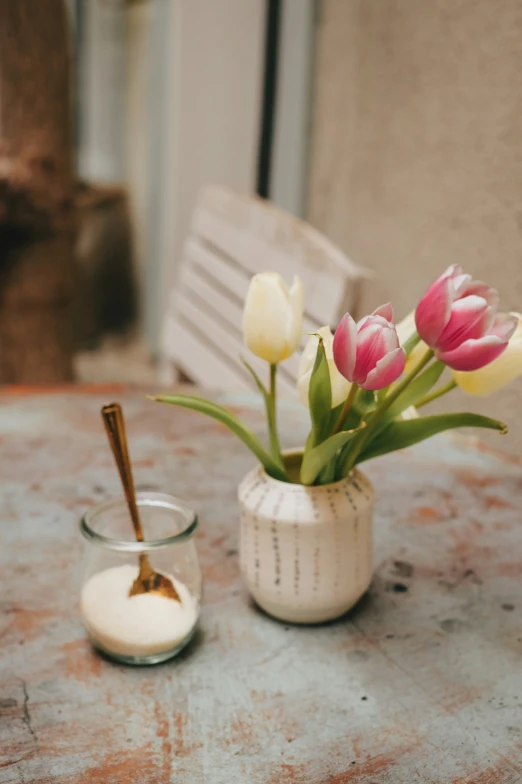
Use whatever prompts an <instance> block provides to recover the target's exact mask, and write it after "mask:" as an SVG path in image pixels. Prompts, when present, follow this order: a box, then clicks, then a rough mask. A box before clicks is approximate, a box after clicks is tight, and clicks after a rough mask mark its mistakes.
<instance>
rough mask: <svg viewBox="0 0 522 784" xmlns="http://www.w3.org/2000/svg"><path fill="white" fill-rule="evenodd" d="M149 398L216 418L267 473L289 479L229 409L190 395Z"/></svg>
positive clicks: (280, 478) (276, 477) (281, 479)
mask: <svg viewBox="0 0 522 784" xmlns="http://www.w3.org/2000/svg"><path fill="white" fill-rule="evenodd" d="M151 400H155V401H156V402H158V403H168V405H171V406H181V408H189V409H190V410H191V411H197V412H198V413H200V414H205V415H206V416H209V417H212V418H213V419H216V420H217V421H218V422H221V424H223V425H225V426H226V427H228V429H229V430H231V431H232V432H233V433H234V434H235V435H236V436H237V437H238V438H240V439H241V441H242V442H243V443H244V444H245V446H247V447H248V448H249V449H250V451H251V452H253V454H254V455H255V456H256V457H257V459H258V460H259V462H260V463H261V464H262V465H263V467H264V469H265V471H266V472H267V474H269V475H270V476H272V477H274V479H279V480H280V481H281V482H289V481H290V480H289V477H288V476H287V474H286V472H285V471H284V470H283V469H282V468H280V466H278V465H277V463H276V462H275V460H274V459H273V458H272V457H271V456H270V455H269V454H268V452H267V451H266V449H265V448H264V447H263V445H262V443H261V441H260V440H259V439H258V438H257V436H256V435H255V434H254V433H253V432H252V431H251V430H249V429H248V428H247V427H245V426H244V425H243V424H242V423H241V422H240V421H239V419H238V418H237V417H236V416H234V414H231V413H230V411H228V410H227V409H226V408H223V406H218V405H217V404H216V403H211V402H210V401H209V400H204V399H203V398H201V397H193V396H192V395H158V396H156V397H152V398H151Z"/></svg>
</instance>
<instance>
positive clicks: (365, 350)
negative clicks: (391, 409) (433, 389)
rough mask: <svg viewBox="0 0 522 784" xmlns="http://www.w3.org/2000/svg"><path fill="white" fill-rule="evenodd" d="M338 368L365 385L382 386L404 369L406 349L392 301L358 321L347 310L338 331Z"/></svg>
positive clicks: (385, 385) (366, 387) (334, 345)
mask: <svg viewBox="0 0 522 784" xmlns="http://www.w3.org/2000/svg"><path fill="white" fill-rule="evenodd" d="M333 355H334V360H335V364H336V365H337V369H338V370H339V372H340V373H341V375H343V376H344V378H345V379H347V380H348V381H350V382H355V383H356V384H358V385H359V386H360V387H362V388H363V389H370V390H375V389H383V388H384V387H387V386H389V385H390V384H392V383H393V382H394V381H395V380H396V379H397V378H398V377H399V376H400V375H401V373H402V372H403V370H404V365H405V362H406V352H405V351H404V349H403V348H401V347H400V345H399V338H398V337H397V332H396V329H395V326H394V324H393V309H392V306H391V305H390V304H388V305H382V306H381V307H380V308H377V310H375V311H374V312H373V313H372V315H371V316H365V317H364V318H362V319H361V320H360V321H359V322H358V323H357V324H356V323H355V321H354V320H353V318H352V317H351V316H350V314H349V313H346V315H345V316H343V318H342V320H341V323H340V324H339V326H338V327H337V329H336V331H335V336H334V340H333Z"/></svg>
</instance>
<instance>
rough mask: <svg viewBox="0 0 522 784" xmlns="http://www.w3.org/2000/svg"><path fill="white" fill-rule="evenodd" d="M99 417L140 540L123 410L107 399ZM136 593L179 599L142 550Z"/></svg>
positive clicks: (138, 517)
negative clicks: (107, 401) (105, 432)
mask: <svg viewBox="0 0 522 784" xmlns="http://www.w3.org/2000/svg"><path fill="white" fill-rule="evenodd" d="M101 413H102V418H103V423H104V425H105V429H106V431H107V436H108V438H109V444H110V445H111V449H112V454H113V455H114V460H115V461H116V465H117V467H118V472H119V474H120V479H121V483H122V485H123V492H124V493H125V500H126V501H127V506H128V507H129V513H130V516H131V520H132V525H133V526H134V533H135V534H136V540H137V541H138V542H143V529H142V527H141V520H140V513H139V511H138V505H137V503H136V493H135V490H134V480H133V478H132V469H131V464H130V458H129V450H128V448H127V436H126V435H125V423H124V421H123V411H122V409H121V406H120V404H119V403H109V404H108V405H106V406H103V408H102V411H101ZM139 593H158V594H159V595H160V596H165V598H167V599H174V600H175V601H177V602H181V599H180V598H179V594H178V592H177V591H176V589H175V587H174V585H173V583H172V580H169V578H168V577H165V575H164V574H160V572H156V571H154V569H153V568H152V566H151V565H150V561H149V557H148V555H146V553H141V555H140V571H139V574H138V576H137V577H136V579H135V580H134V582H133V584H132V587H131V589H130V591H129V596H136V594H139Z"/></svg>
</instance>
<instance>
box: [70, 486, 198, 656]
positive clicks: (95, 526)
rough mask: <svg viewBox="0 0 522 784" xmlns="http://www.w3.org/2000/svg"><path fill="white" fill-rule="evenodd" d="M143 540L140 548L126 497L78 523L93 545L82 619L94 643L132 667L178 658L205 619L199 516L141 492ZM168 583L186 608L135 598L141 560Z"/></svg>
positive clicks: (87, 556) (88, 556) (155, 598)
mask: <svg viewBox="0 0 522 784" xmlns="http://www.w3.org/2000/svg"><path fill="white" fill-rule="evenodd" d="M136 500H137V504H138V508H139V512H140V517H141V522H142V527H143V534H144V538H145V541H143V542H137V541H136V540H135V538H134V535H133V534H134V529H133V527H132V523H131V520H130V516H129V511H128V509H127V505H126V503H125V501H124V500H123V499H121V500H115V501H108V502H106V503H103V504H100V505H99V506H96V507H95V508H93V509H90V510H89V511H88V512H87V513H86V514H85V515H84V517H83V518H82V520H81V522H80V530H81V532H82V534H83V536H84V537H85V539H86V540H87V545H86V548H85V556H84V569H83V575H82V591H81V613H82V617H83V621H84V624H85V627H86V629H87V632H88V634H89V637H90V639H91V641H92V643H93V645H94V646H95V647H96V648H98V649H99V650H100V651H102V652H103V653H105V654H107V655H108V656H110V657H111V658H113V659H116V660H117V661H120V662H124V663H126V664H156V663H158V662H162V661H165V660H166V659H169V658H171V657H172V656H175V655H176V654H177V653H179V651H181V650H182V648H184V647H185V645H187V643H188V642H189V640H190V639H191V638H192V636H193V634H194V632H195V629H196V625H197V622H198V619H199V613H200V602H201V588H202V578H201V571H200V568H199V561H198V556H197V552H196V546H195V543H194V539H193V536H194V533H195V531H196V528H197V524H198V521H197V517H196V515H195V513H194V512H193V510H191V509H189V508H188V507H187V506H186V505H185V504H184V503H183V502H182V501H180V500H179V499H178V498H174V497H173V496H170V495H166V494H164V493H149V492H142V493H137V495H136ZM143 554H146V555H147V556H148V558H149V560H150V563H151V565H152V568H153V569H155V570H156V571H158V572H161V573H162V574H164V575H166V576H167V577H169V578H170V579H171V580H172V582H173V584H174V586H175V588H176V590H177V593H178V595H179V596H180V600H181V601H180V602H177V601H175V600H173V599H169V598H165V597H163V596H159V595H158V594H155V593H143V594H138V595H135V596H132V597H131V596H129V591H130V588H131V586H132V584H133V582H134V580H135V579H136V577H137V576H138V572H139V557H140V555H143Z"/></svg>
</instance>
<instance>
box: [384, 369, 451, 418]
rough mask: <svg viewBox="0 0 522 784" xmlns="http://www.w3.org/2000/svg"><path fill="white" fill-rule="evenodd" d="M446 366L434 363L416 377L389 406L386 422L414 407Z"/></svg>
mask: <svg viewBox="0 0 522 784" xmlns="http://www.w3.org/2000/svg"><path fill="white" fill-rule="evenodd" d="M445 368H446V365H445V364H444V362H439V361H437V362H434V363H433V365H430V366H429V367H428V368H427V369H426V370H425V371H424V373H421V374H420V376H417V378H415V379H414V380H413V381H412V382H411V383H410V384H408V386H407V387H406V389H405V390H404V392H403V393H402V395H399V397H398V398H397V400H395V402H394V403H392V405H391V406H390V408H389V409H388V411H387V412H386V420H387V421H389V420H391V419H395V417H398V416H399V414H402V412H403V411H406V409H407V408H409V407H410V406H414V405H415V404H416V403H417V402H418V401H419V400H421V399H422V398H423V397H424V396H425V395H426V394H427V393H428V392H429V391H430V389H431V388H432V387H434V386H435V384H436V383H437V381H438V380H439V378H440V377H441V376H442V374H443V373H444V370H445Z"/></svg>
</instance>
